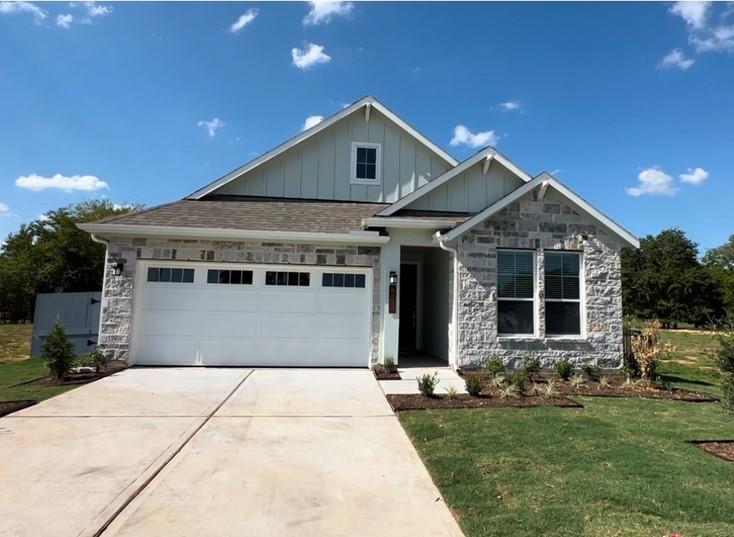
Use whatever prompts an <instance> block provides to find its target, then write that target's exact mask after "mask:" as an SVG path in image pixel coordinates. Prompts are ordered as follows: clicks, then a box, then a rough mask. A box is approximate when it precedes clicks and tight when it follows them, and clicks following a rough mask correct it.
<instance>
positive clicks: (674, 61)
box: [658, 48, 696, 71]
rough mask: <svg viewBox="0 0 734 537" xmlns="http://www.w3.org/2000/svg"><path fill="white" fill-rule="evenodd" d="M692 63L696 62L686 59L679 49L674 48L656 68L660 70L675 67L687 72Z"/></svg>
mask: <svg viewBox="0 0 734 537" xmlns="http://www.w3.org/2000/svg"><path fill="white" fill-rule="evenodd" d="M694 63H696V60H694V59H693V58H686V56H685V54H683V51H682V50H681V49H679V48H674V49H673V50H671V51H670V52H668V53H667V54H666V55H665V57H663V59H662V60H660V62H659V63H658V67H659V68H661V69H664V68H669V67H677V68H678V69H680V70H681V71H687V70H688V69H690V68H691V66H692V65H693V64H694Z"/></svg>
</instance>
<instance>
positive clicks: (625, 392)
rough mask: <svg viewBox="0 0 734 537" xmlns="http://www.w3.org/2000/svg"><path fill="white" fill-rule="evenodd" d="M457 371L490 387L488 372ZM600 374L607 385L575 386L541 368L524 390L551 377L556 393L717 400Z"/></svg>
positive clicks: (591, 382)
mask: <svg viewBox="0 0 734 537" xmlns="http://www.w3.org/2000/svg"><path fill="white" fill-rule="evenodd" d="M459 374H460V375H461V376H462V377H463V378H466V377H468V376H471V375H478V376H480V377H481V378H482V381H483V383H484V387H483V389H482V391H483V392H485V391H488V390H489V391H491V390H493V387H492V379H491V376H490V375H488V374H487V373H483V372H473V371H460V372H459ZM603 376H605V377H606V378H607V380H608V381H609V386H602V385H601V384H600V383H599V381H598V380H596V381H595V380H590V379H586V381H585V382H584V384H582V385H581V386H578V387H575V386H573V384H571V382H570V381H568V380H562V379H561V378H560V377H559V376H558V375H556V374H555V373H547V372H541V373H536V374H534V375H533V376H532V377H531V379H529V380H526V381H525V388H524V391H525V392H527V393H530V392H531V391H532V388H533V384H537V385H538V386H542V385H543V384H546V383H547V382H548V380H550V379H553V380H555V382H556V387H557V389H558V395H561V396H573V395H583V396H592V397H641V398H645V399H673V400H676V401H687V402H692V403H713V402H716V401H718V400H719V399H717V398H716V397H713V396H711V395H708V394H704V393H699V392H692V391H690V390H683V389H680V388H669V387H668V388H666V387H665V386H664V385H663V384H662V383H660V382H644V381H639V380H638V381H637V382H635V383H634V384H633V385H631V386H628V385H625V381H626V379H627V377H626V376H624V375H622V374H620V372H619V371H617V370H612V371H604V372H603Z"/></svg>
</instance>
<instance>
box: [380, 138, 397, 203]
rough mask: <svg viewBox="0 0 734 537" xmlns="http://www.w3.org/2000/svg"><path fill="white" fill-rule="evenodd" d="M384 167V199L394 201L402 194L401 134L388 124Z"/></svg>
mask: <svg viewBox="0 0 734 537" xmlns="http://www.w3.org/2000/svg"><path fill="white" fill-rule="evenodd" d="M382 169H383V173H382V190H383V193H384V198H383V199H384V200H385V201H387V202H389V203H393V202H395V201H397V200H398V196H399V194H400V180H399V176H400V134H399V133H398V132H396V131H395V129H394V128H390V127H389V126H387V125H386V126H385V143H384V144H383V146H382Z"/></svg>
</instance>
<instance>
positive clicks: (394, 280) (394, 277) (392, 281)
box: [390, 270, 398, 285]
mask: <svg viewBox="0 0 734 537" xmlns="http://www.w3.org/2000/svg"><path fill="white" fill-rule="evenodd" d="M397 284H398V273H397V272H395V271H394V270H391V271H390V285H397Z"/></svg>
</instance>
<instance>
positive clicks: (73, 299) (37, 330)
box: [31, 291, 102, 356]
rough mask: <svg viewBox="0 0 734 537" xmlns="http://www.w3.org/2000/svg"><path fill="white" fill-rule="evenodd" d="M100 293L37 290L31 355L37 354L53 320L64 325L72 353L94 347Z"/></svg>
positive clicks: (81, 352) (97, 328)
mask: <svg viewBox="0 0 734 537" xmlns="http://www.w3.org/2000/svg"><path fill="white" fill-rule="evenodd" d="M101 298H102V293H100V292H99V291H97V292H90V293H39V294H38V295H36V309H35V314H34V316H33V335H32V336H31V338H32V339H31V356H39V355H40V354H41V346H42V345H43V340H44V339H45V338H46V336H47V335H48V333H49V332H50V331H51V328H53V326H54V322H56V319H58V320H59V321H60V322H61V324H62V325H63V326H64V331H65V332H66V336H67V337H68V338H69V341H70V342H71V343H72V344H73V345H74V352H76V353H77V354H83V353H85V352H89V351H91V350H94V348H95V346H96V344H97V333H98V331H99V307H100V300H101Z"/></svg>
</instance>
